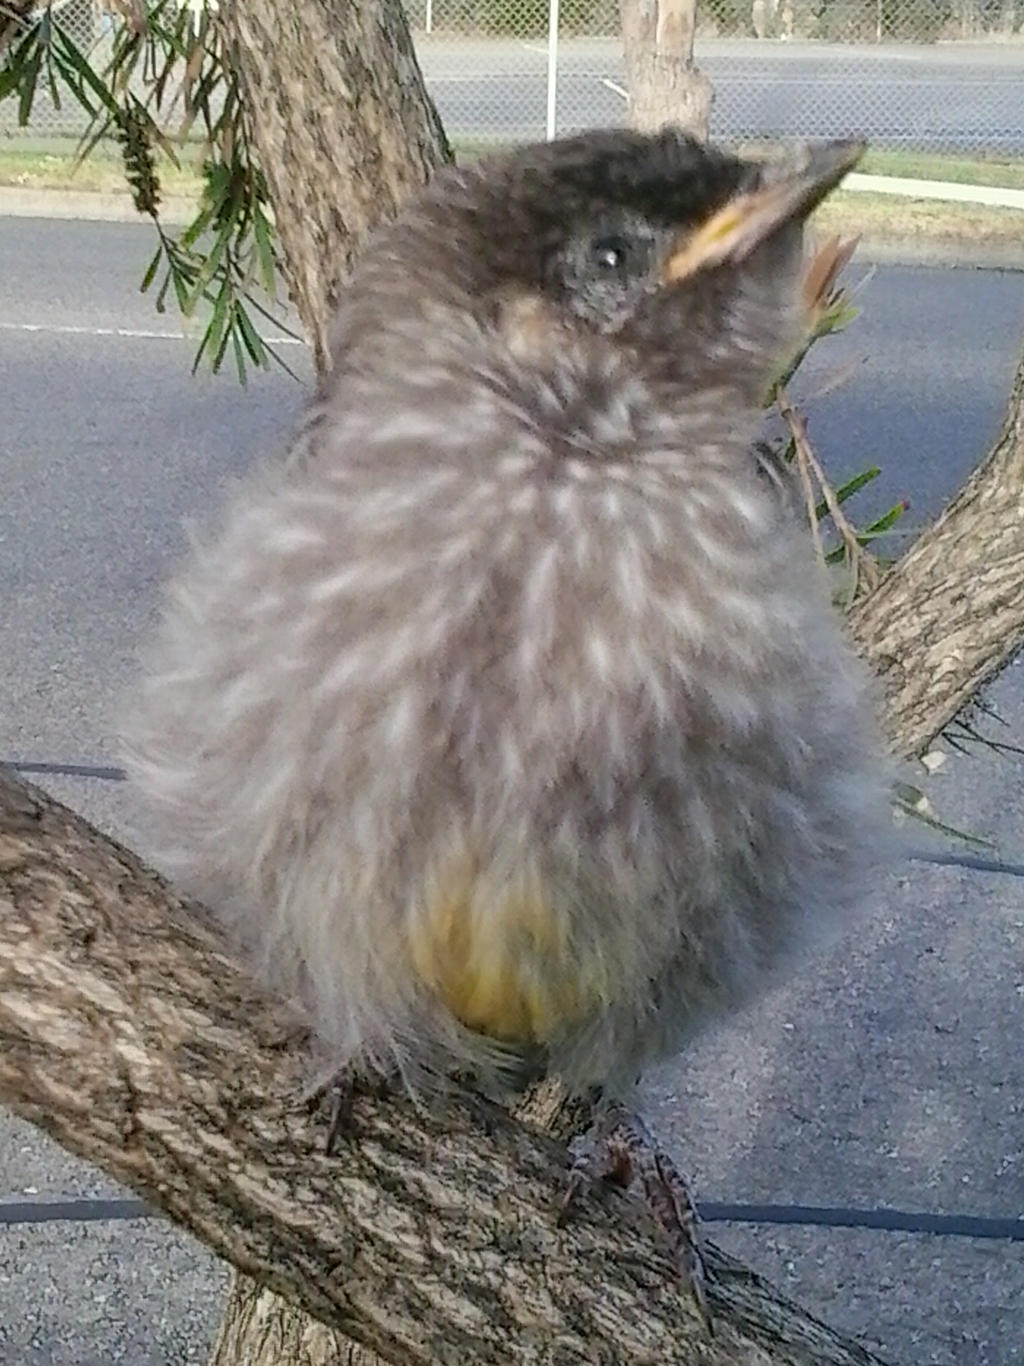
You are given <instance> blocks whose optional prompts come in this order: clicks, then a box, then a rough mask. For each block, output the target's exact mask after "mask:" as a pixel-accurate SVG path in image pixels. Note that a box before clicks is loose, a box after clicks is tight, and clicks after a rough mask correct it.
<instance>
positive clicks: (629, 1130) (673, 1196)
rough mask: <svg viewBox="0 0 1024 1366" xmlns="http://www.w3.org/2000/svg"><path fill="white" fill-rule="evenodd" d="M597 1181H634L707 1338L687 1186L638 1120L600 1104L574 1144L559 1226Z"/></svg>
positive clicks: (696, 1223)
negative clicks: (591, 1122)
mask: <svg viewBox="0 0 1024 1366" xmlns="http://www.w3.org/2000/svg"><path fill="white" fill-rule="evenodd" d="M599 1180H606V1181H614V1182H616V1184H618V1185H620V1186H622V1187H624V1188H625V1187H628V1186H630V1185H632V1184H633V1182H634V1181H639V1183H640V1186H641V1189H642V1190H643V1194H644V1199H645V1201H646V1204H647V1207H648V1209H649V1210H650V1212H651V1214H652V1215H653V1216H654V1218H655V1219H656V1220H657V1222H658V1225H659V1227H660V1228H661V1229H662V1230H663V1232H664V1234H665V1236H666V1237H667V1239H668V1242H669V1248H670V1252H671V1255H672V1262H673V1265H674V1266H675V1268H676V1270H677V1271H678V1273H679V1277H680V1279H681V1280H682V1281H683V1283H684V1285H685V1286H686V1288H687V1289H688V1290H689V1292H690V1294H691V1296H692V1297H693V1300H694V1303H695V1304H696V1306H697V1311H698V1313H699V1314H700V1316H701V1318H702V1319H703V1321H704V1326H705V1328H706V1329H707V1332H708V1335H709V1336H710V1335H712V1333H713V1331H714V1330H713V1325H712V1319H711V1311H710V1309H709V1307H708V1295H707V1283H708V1274H707V1267H706V1265H705V1262H704V1256H703V1253H702V1252H701V1246H700V1217H699V1215H698V1213H697V1206H696V1204H695V1202H694V1199H693V1196H692V1195H691V1193H690V1188H689V1186H688V1184H687V1181H686V1178H685V1177H684V1176H683V1174H682V1173H681V1172H680V1171H679V1169H678V1168H677V1167H676V1165H675V1164H674V1163H673V1162H672V1160H671V1159H670V1158H669V1157H668V1155H667V1154H666V1153H664V1152H663V1151H662V1150H661V1148H659V1147H658V1145H657V1143H656V1142H655V1140H654V1138H653V1136H652V1135H651V1133H650V1130H649V1129H648V1128H647V1126H646V1125H645V1124H644V1122H643V1120H642V1119H640V1118H639V1116H637V1115H634V1114H631V1113H630V1112H629V1111H628V1110H626V1109H625V1108H624V1107H623V1106H620V1105H608V1104H606V1105H605V1106H603V1107H602V1114H601V1115H600V1117H599V1118H598V1120H597V1122H596V1123H595V1125H594V1127H593V1129H592V1130H591V1132H590V1133H589V1134H588V1135H587V1136H586V1138H585V1139H584V1140H583V1142H582V1144H581V1145H580V1147H579V1149H578V1151H577V1153H576V1156H575V1157H574V1159H573V1164H572V1168H571V1170H570V1173H569V1183H568V1186H567V1188H566V1192H565V1196H564V1198H563V1200H562V1204H561V1208H560V1210H559V1223H564V1222H565V1221H566V1219H567V1218H568V1216H569V1212H570V1210H571V1208H572V1206H573V1204H574V1203H575V1202H576V1200H577V1199H578V1198H579V1196H580V1195H581V1194H582V1192H583V1191H584V1190H586V1189H587V1188H588V1187H589V1186H591V1185H592V1184H593V1183H594V1182H595V1181H599Z"/></svg>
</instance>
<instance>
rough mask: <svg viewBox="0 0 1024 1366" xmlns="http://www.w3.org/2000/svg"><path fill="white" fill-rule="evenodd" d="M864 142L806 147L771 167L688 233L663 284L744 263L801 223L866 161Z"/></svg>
mask: <svg viewBox="0 0 1024 1366" xmlns="http://www.w3.org/2000/svg"><path fill="white" fill-rule="evenodd" d="M866 147H867V143H866V142H864V141H863V140H862V139H859V138H858V139H846V140H843V141H840V142H820V143H808V144H806V145H805V146H803V147H802V148H800V149H799V151H798V152H797V153H796V154H795V155H794V156H792V157H789V158H787V159H786V160H784V161H779V162H769V163H768V164H767V165H765V167H764V168H763V170H762V182H761V184H760V185H759V186H757V188H756V189H753V190H745V191H743V192H742V193H740V194H737V195H735V196H734V197H733V198H732V199H730V200H729V202H728V203H727V204H725V205H724V206H723V207H722V208H720V209H719V210H718V211H717V212H716V213H714V214H712V215H711V217H710V218H709V219H707V221H706V222H704V223H701V224H700V225H699V226H698V227H697V228H696V229H693V230H691V231H690V232H688V233H687V234H686V235H685V237H683V238H682V239H681V240H680V241H679V242H678V243H677V244H676V246H675V247H674V248H673V250H672V251H671V253H670V254H669V256H668V259H667V260H666V261H665V264H664V266H663V267H662V278H663V280H664V282H665V283H666V284H673V283H675V282H677V281H679V280H686V279H688V278H689V277H690V276H691V275H696V273H697V272H698V271H700V270H707V269H710V268H711V267H712V266H717V265H721V264H722V263H723V262H725V261H742V260H743V259H744V257H746V256H749V254H750V253H751V252H752V251H753V250H754V249H755V247H758V246H760V244H761V243H762V242H764V241H766V239H767V238H769V237H770V236H771V235H772V233H774V232H776V231H777V230H778V229H779V228H781V227H782V225H783V224H784V223H788V222H790V221H791V220H792V219H794V218H804V217H806V216H807V214H809V213H810V212H811V211H812V209H814V208H816V207H817V205H818V204H820V203H821V201H822V200H823V199H824V198H825V196H826V195H827V194H829V193H831V191H832V190H834V189H835V187H836V186H837V185H838V184H839V182H840V181H841V180H842V178H843V176H845V175H846V173H847V172H848V171H850V170H852V168H853V167H854V166H856V164H857V162H858V161H859V160H860V159H861V157H862V156H863V155H864V151H865V148H866Z"/></svg>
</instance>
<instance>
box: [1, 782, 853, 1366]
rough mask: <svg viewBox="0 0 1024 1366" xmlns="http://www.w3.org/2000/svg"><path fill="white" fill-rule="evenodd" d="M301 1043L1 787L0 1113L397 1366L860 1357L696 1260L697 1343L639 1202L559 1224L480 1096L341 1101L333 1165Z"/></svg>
mask: <svg viewBox="0 0 1024 1366" xmlns="http://www.w3.org/2000/svg"><path fill="white" fill-rule="evenodd" d="M301 1037H302V1035H301V1026H300V1025H299V1023H298V1021H297V1020H295V1019H294V1017H291V1016H290V1015H289V1013H288V1012H287V1011H286V1010H285V1009H284V1008H283V1007H282V1006H280V1005H277V1004H275V1003H274V1002H272V1001H270V1000H269V999H267V998H266V997H264V996H263V994H262V993H261V992H260V991H259V989H258V988H257V987H256V986H255V985H254V984H253V983H252V982H250V981H249V979H248V978H247V977H245V976H244V975H243V974H242V973H241V972H240V971H239V970H238V969H237V968H236V967H235V966H234V965H233V963H232V962H231V960H230V958H229V957H228V956H227V955H226V954H225V952H224V951H223V948H222V945H221V943H220V941H219V939H218V938H217V936H216V935H215V934H214V933H213V931H212V930H211V929H209V928H207V926H206V925H205V924H204V922H203V919H202V916H201V914H200V911H199V908H196V907H193V906H189V905H187V904H186V903H184V902H182V901H181V900H179V899H178V898H177V897H175V895H174V894H173V892H172V891H171V890H170V889H169V888H168V887H167V886H166V884H164V883H163V882H162V881H161V880H160V879H159V878H157V877H156V876H155V875H154V874H152V873H151V872H149V871H148V870H147V869H146V868H145V867H144V866H143V865H142V864H141V863H140V862H139V860H138V859H137V858H136V857H135V856H134V855H132V854H131V853H130V852H129V851H127V850H126V849H123V848H121V847H120V846H118V845H116V844H114V843H113V842H112V841H110V840H108V839H107V838H106V837H105V836H103V835H101V834H100V833H99V832H98V831H96V830H94V829H93V828H92V827H91V826H89V825H88V824H87V823H86V822H85V821H83V820H82V819H81V818H80V817H78V816H76V815H74V814H73V813H72V812H70V811H68V810H67V809H66V808H64V807H62V806H61V805H60V804H59V803H57V802H55V801H53V800H51V799H50V798H49V797H47V796H46V795H45V794H44V793H43V792H41V791H40V790H39V789H36V788H31V787H29V786H27V785H26V784H23V783H21V782H20V781H18V780H16V779H14V778H13V776H8V775H6V774H2V773H0V1099H2V1100H3V1101H4V1102H5V1103H6V1104H8V1105H9V1106H10V1107H11V1108H12V1109H14V1110H15V1111H16V1112H17V1113H19V1114H21V1115H23V1116H24V1117H26V1118H27V1119H29V1120H31V1121H32V1122H34V1123H36V1124H38V1125H39V1126H40V1127H41V1128H43V1129H46V1130H47V1131H48V1132H49V1133H51V1134H52V1135H53V1136H54V1137H55V1138H56V1139H57V1140H58V1141H59V1142H60V1143H62V1144H64V1146H65V1147H67V1148H69V1149H71V1150H72V1151H73V1152H77V1153H79V1154H80V1155H81V1156H83V1157H85V1158H87V1159H89V1160H90V1161H92V1162H95V1163H96V1164H97V1165H99V1166H100V1167H102V1168H104V1169H105V1170H106V1171H107V1172H108V1173H109V1174H110V1175H111V1176H114V1177H115V1178H117V1179H118V1180H120V1181H123V1182H124V1183H125V1184H126V1185H128V1186H130V1187H132V1188H133V1189H135V1190H136V1191H137V1192H138V1193H139V1194H140V1195H142V1196H143V1197H145V1198H146V1199H147V1200H148V1201H149V1202H150V1203H151V1204H152V1205H153V1206H154V1207H157V1208H161V1209H163V1210H165V1211H166V1212H167V1213H168V1214H169V1215H170V1216H171V1217H172V1218H173V1219H175V1220H176V1221H177V1222H179V1223H181V1224H182V1225H184V1226H185V1227H186V1228H188V1229H190V1230H191V1231H192V1232H193V1233H195V1234H196V1235H197V1236H198V1237H199V1238H201V1239H202V1240H203V1241H204V1242H205V1243H207V1244H208V1245H209V1246H210V1247H211V1248H213V1249H214V1250H215V1251H216V1252H218V1253H219V1254H220V1255H221V1256H223V1257H225V1258H227V1259H228V1260H229V1261H231V1262H232V1263H233V1264H234V1265H235V1266H236V1267H238V1268H239V1269H240V1270H241V1271H243V1272H245V1273H246V1274H248V1275H252V1276H254V1277H255V1278H256V1279H257V1280H258V1281H260V1282H261V1283H262V1284H265V1285H267V1286H269V1287H270V1288H271V1289H272V1290H274V1291H276V1292H278V1293H280V1294H283V1295H285V1296H287V1297H288V1298H289V1299H290V1300H293V1301H294V1302H295V1303H296V1304H297V1305H299V1306H301V1307H302V1308H303V1309H304V1310H306V1311H307V1312H308V1313H310V1314H312V1315H314V1316H315V1317H316V1318H319V1319H321V1320H323V1322H325V1323H327V1324H328V1325H330V1326H332V1327H334V1328H338V1329H341V1330H342V1331H344V1332H345V1333H347V1334H349V1335H350V1336H351V1338H352V1339H353V1340H355V1341H357V1342H359V1343H361V1344H363V1345H365V1346H367V1347H370V1348H372V1349H373V1350H374V1351H376V1352H378V1353H379V1354H380V1356H381V1357H382V1358H383V1360H385V1361H390V1362H394V1363H399V1362H400V1363H403V1366H406V1364H407V1366H436V1364H438V1363H440V1364H442V1366H447V1364H448V1363H450V1366H467V1363H470V1362H472V1363H473V1366H499V1363H500V1366H514V1363H516V1362H524V1363H525V1362H530V1363H532V1364H533V1366H556V1363H557V1366H572V1363H580V1366H583V1363H587V1366H594V1364H595V1363H604V1364H605V1366H626V1363H641V1362H642V1363H650V1366H654V1363H658V1366H668V1364H669V1363H678V1366H685V1364H687V1363H694V1362H698V1361H699V1362H701V1363H702V1366H755V1364H756V1366H769V1364H773V1363H787V1366H798V1364H799V1366H812V1364H813V1366H826V1364H828V1366H839V1363H842V1366H854V1364H855V1363H856V1364H857V1366H866V1363H870V1362H871V1361H872V1360H873V1358H872V1357H871V1356H870V1355H869V1354H868V1353H867V1352H865V1351H864V1350H863V1349H861V1348H860V1347H858V1346H857V1345H855V1344H853V1343H849V1342H846V1341H844V1340H843V1339H841V1338H840V1337H838V1336H837V1335H836V1334H834V1333H833V1332H831V1331H830V1330H829V1329H827V1328H825V1327H824V1326H823V1325H821V1324H819V1323H817V1322H816V1321H815V1320H813V1319H811V1318H810V1317H808V1316H807V1315H806V1314H804V1313H803V1312H802V1311H801V1310H800V1309H798V1308H797V1307H796V1306H794V1305H792V1304H790V1303H788V1302H787V1301H785V1300H783V1299H782V1298H781V1297H779V1296H777V1295H776V1294H775V1292H773V1291H772V1290H771V1289H770V1288H769V1287H768V1286H766V1285H765V1283H764V1282H762V1281H761V1280H760V1279H759V1278H758V1277H756V1276H755V1275H753V1274H752V1273H751V1272H749V1271H747V1270H745V1269H744V1268H743V1267H741V1266H739V1265H738V1264H737V1263H736V1262H734V1261H732V1260H731V1259H729V1258H727V1257H725V1256H724V1255H723V1254H721V1253H718V1252H715V1251H714V1250H713V1249H712V1250H711V1252H710V1266H711V1271H712V1275H713V1277H714V1279H713V1282H712V1287H711V1289H712V1304H713V1308H714V1310H715V1313H716V1318H717V1335H716V1338H715V1341H714V1343H713V1344H709V1343H708V1342H707V1341H706V1340H705V1338H704V1335H703V1328H702V1326H701V1325H700V1322H699V1320H698V1318H697V1316H696V1313H695V1311H694V1310H693V1308H692V1306H691V1304H690V1302H689V1300H688V1298H687V1297H686V1296H684V1295H682V1294H680V1291H679V1288H678V1286H677V1284H676V1283H675V1282H674V1281H673V1279H672V1277H671V1275H670V1274H669V1273H668V1270H667V1267H666V1265H665V1263H664V1262H663V1261H662V1260H661V1258H660V1256H659V1255H658V1252H657V1240H656V1237H655V1235H654V1232H653V1230H652V1229H651V1227H650V1225H649V1224H648V1222H647V1220H646V1219H645V1217H644V1216H643V1214H642V1212H641V1211H640V1210H639V1208H638V1207H636V1206H635V1205H634V1204H633V1203H631V1202H629V1201H627V1200H626V1199H624V1198H623V1197H621V1196H617V1195H615V1194H613V1193H606V1194H602V1195H600V1196H598V1195H595V1197H594V1198H593V1199H592V1200H591V1201H589V1202H587V1203H586V1204H585V1206H584V1207H583V1208H582V1209H581V1211H580V1213H579V1215H578V1216H577V1217H576V1218H574V1219H573V1221H572V1222H571V1223H570V1225H569V1226H568V1227H567V1228H566V1229H559V1228H557V1227H556V1225H555V1221H554V1218H553V1208H554V1205H555V1201H556V1200H557V1196H558V1192H559V1191H560V1189H562V1183H563V1182H564V1180H565V1150H564V1147H562V1146H561V1145H559V1144H557V1143H555V1142H554V1141H553V1140H552V1139H550V1138H548V1137H546V1136H545V1135H543V1134H541V1133H540V1132H539V1131H538V1130H536V1129H531V1128H528V1127H526V1126H525V1125H523V1124H520V1123H517V1122H516V1121H514V1120H512V1119H511V1118H510V1117H508V1116H507V1115H505V1114H504V1112H502V1111H500V1110H498V1109H496V1108H495V1109H493V1111H488V1118H489V1123H488V1124H487V1132H484V1126H483V1124H482V1122H481V1108H480V1105H474V1106H469V1105H465V1104H462V1103H460V1102H458V1101H456V1100H452V1101H450V1102H446V1103H444V1104H432V1105H431V1106H430V1107H421V1108H417V1107H416V1106H414V1105H413V1104H412V1103H411V1102H409V1101H408V1100H405V1099H403V1098H399V1097H396V1098H394V1099H391V1100H388V1101H384V1102H382V1101H378V1100H371V1099H369V1098H365V1099H364V1098H360V1099H358V1100H357V1102H356V1107H355V1116H354V1126H353V1137H352V1140H351V1141H350V1142H348V1143H346V1144H343V1145H342V1148H341V1151H340V1152H339V1153H338V1154H337V1155H335V1156H333V1157H327V1156H326V1155H325V1154H324V1152H323V1150H322V1149H323V1137H324V1128H323V1124H322V1122H318V1121H317V1120H316V1119H314V1118H312V1117H310V1115H309V1114H307V1113H306V1110H305V1107H304V1106H303V1105H302V1104H301V1101H300V1082H301V1071H302V1069H301V1065H300V1053H299V1051H298V1050H296V1048H295V1044H296V1043H297V1042H298V1041H300V1040H301ZM256 1359H257V1360H258V1358H256ZM264 1359H265V1360H272V1359H273V1358H272V1357H266V1356H265V1357H264ZM310 1359H311V1360H314V1359H315V1358H310ZM250 1360H251V1358H250ZM277 1360H278V1361H279V1362H287V1361H288V1358H287V1357H281V1356H278V1358H277ZM299 1360H300V1361H301V1360H302V1358H301V1357H300V1358H299Z"/></svg>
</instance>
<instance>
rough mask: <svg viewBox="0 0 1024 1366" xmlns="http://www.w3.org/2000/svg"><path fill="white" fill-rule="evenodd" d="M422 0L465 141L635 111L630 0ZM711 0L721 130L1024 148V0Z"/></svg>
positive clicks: (444, 101) (432, 82)
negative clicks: (629, 77)
mask: <svg viewBox="0 0 1024 1366" xmlns="http://www.w3.org/2000/svg"><path fill="white" fill-rule="evenodd" d="M408 9H409V17H410V21H411V23H412V25H413V29H414V36H415V40H416V46H417V51H418V53H419V57H420V62H421V65H422V67H423V70H424V74H425V75H426V78H427V81H428V84H429V87H430V91H431V94H432V95H433V97H434V99H435V101H436V102H437V105H438V108H439V110H440V112H441V116H442V118H443V120H444V122H445V126H446V128H447V130H448V133H449V136H450V137H451V138H452V139H453V140H454V141H455V142H456V143H457V144H463V145H465V144H478V143H481V142H506V141H509V140H520V139H524V138H542V137H544V136H545V135H546V133H547V132H548V131H549V130H550V129H551V128H552V127H553V128H554V129H555V130H556V131H557V132H559V133H564V132H569V131H571V130H574V129H580V128H590V127H594V126H595V125H600V124H610V123H619V122H621V121H622V120H623V119H624V117H625V111H626V93H625V75H624V71H623V60H622V44H621V40H620V39H619V36H618V32H619V6H618V0H560V4H559V5H558V6H557V10H554V8H553V7H552V6H551V5H550V4H549V0H408ZM553 12H557V30H556V37H557V45H556V46H555V47H553V46H552V44H551V32H552V31H551V28H550V26H549V20H550V18H551V15H552V13H553ZM698 13H699V20H700V22H699V27H698V33H697V40H696V45H695V46H696V57H697V61H698V63H699V65H700V66H701V67H702V68H703V69H704V70H705V71H706V72H707V73H708V75H709V76H710V77H711V80H712V83H713V86H714V91H715V100H714V105H713V109H712V134H713V135H714V136H715V137H717V138H720V139H725V140H749V139H756V138H759V137H794V136H810V137H814V136H819V137H820V136H829V135H844V134H849V133H852V132H859V133H863V134H865V135H867V136H868V137H869V138H870V139H871V140H872V143H873V144H874V145H876V146H880V147H900V148H907V149H914V150H922V151H923V150H928V151H934V152H958V151H965V152H973V153H1002V154H1004V155H1005V154H1014V155H1016V154H1024V0H752V3H751V2H750V0H702V3H701V5H700V7H699V11H698ZM552 70H553V72H554V76H553V79H549V73H550V72H551V71H552Z"/></svg>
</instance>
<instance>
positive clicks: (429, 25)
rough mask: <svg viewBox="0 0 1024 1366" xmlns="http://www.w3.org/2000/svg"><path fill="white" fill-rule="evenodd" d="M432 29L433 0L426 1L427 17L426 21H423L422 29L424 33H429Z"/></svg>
mask: <svg viewBox="0 0 1024 1366" xmlns="http://www.w3.org/2000/svg"><path fill="white" fill-rule="evenodd" d="M433 27H434V0H427V16H426V19H425V20H424V21H423V29H424V32H425V33H429V32H430V30H431V29H432V28H433Z"/></svg>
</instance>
